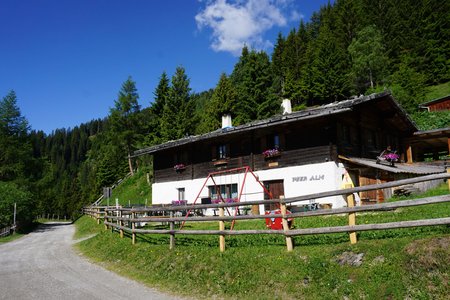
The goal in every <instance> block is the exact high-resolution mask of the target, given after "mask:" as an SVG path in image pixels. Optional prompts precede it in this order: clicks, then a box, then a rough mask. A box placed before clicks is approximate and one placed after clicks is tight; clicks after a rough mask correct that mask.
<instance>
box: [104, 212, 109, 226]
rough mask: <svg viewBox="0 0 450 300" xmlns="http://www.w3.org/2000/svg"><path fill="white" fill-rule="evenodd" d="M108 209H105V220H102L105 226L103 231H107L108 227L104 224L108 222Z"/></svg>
mask: <svg viewBox="0 0 450 300" xmlns="http://www.w3.org/2000/svg"><path fill="white" fill-rule="evenodd" d="M108 214H109V212H108V208H105V218H104V219H103V224H104V225H105V230H108V225H107V224H106V223H107V222H108V216H109V215H108Z"/></svg>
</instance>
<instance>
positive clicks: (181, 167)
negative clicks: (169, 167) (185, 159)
mask: <svg viewBox="0 0 450 300" xmlns="http://www.w3.org/2000/svg"><path fill="white" fill-rule="evenodd" d="M173 169H174V170H175V172H177V173H180V172H182V171H184V170H185V169H186V166H185V165H184V164H176V165H175V166H173Z"/></svg>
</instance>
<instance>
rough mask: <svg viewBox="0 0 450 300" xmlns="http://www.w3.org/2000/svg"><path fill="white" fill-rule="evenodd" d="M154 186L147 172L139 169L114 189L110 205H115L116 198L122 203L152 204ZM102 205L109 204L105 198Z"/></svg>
mask: <svg viewBox="0 0 450 300" xmlns="http://www.w3.org/2000/svg"><path fill="white" fill-rule="evenodd" d="M151 195H152V187H151V185H150V184H149V183H148V182H147V173H145V172H144V171H138V172H137V173H136V174H134V176H132V177H130V178H127V179H126V180H125V181H124V182H123V183H122V184H120V185H119V186H117V187H116V188H115V189H114V190H113V191H112V196H111V199H110V200H109V201H110V203H109V204H110V205H115V203H116V198H117V199H118V200H119V204H120V205H124V206H127V205H130V204H133V205H145V204H147V205H151V204H152V202H151V198H152V196H151ZM101 205H107V200H106V199H105V200H103V201H102V203H101Z"/></svg>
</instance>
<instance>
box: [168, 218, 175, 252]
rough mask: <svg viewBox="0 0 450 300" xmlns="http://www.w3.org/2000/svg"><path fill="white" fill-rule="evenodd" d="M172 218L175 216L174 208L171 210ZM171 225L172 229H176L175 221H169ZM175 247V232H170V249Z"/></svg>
mask: <svg viewBox="0 0 450 300" xmlns="http://www.w3.org/2000/svg"><path fill="white" fill-rule="evenodd" d="M170 218H171V219H172V218H173V210H172V211H170ZM169 224H170V225H169V226H170V230H174V229H175V224H174V222H173V221H170V223H169ZM174 248H175V234H173V233H171V234H170V245H169V249H170V250H173V249H174Z"/></svg>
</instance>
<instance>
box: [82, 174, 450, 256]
mask: <svg viewBox="0 0 450 300" xmlns="http://www.w3.org/2000/svg"><path fill="white" fill-rule="evenodd" d="M448 178H450V173H443V174H435V175H428V176H422V177H416V178H410V179H403V180H398V181H392V182H387V183H383V184H376V185H368V186H362V187H355V188H347V189H342V190H335V191H328V192H322V193H316V194H310V195H305V196H299V197H293V198H286V199H280V200H278V199H277V200H258V201H246V202H240V203H239V202H238V203H221V204H196V205H184V206H172V205H170V206H165V207H164V206H163V207H160V206H158V207H142V208H122V207H104V206H102V207H98V206H97V207H86V208H85V209H84V212H85V214H88V215H91V216H93V217H95V218H96V219H97V222H98V223H100V219H104V224H105V228H106V229H108V228H111V229H113V230H117V231H119V233H120V237H121V238H123V237H124V232H128V233H130V234H131V240H132V243H133V244H135V243H136V234H168V235H170V242H169V244H170V245H169V247H170V249H173V248H174V247H175V236H176V235H180V234H184V235H218V236H219V248H220V251H221V252H223V251H225V237H226V236H230V235H255V234H272V235H283V236H285V239H286V246H287V250H288V251H292V249H293V242H292V237H293V236H300V235H314V234H328V233H341V232H348V233H349V238H350V242H351V243H352V244H354V243H356V242H357V239H356V232H358V231H367V230H385V229H396V228H409V227H420V226H435V225H445V224H450V216H448V217H444V218H437V219H425V220H414V221H402V222H391V223H381V224H363V225H357V223H356V213H360V212H368V211H372V212H373V211H381V212H382V211H386V210H393V209H397V208H401V207H411V206H418V205H428V204H435V203H443V202H450V195H444V196H435V197H427V198H421V199H414V200H406V201H397V202H390V203H381V204H374V205H364V206H355V203H354V198H353V194H354V193H359V192H364V191H370V190H376V189H384V188H391V187H396V186H401V185H405V184H412V183H417V182H425V181H429V180H437V179H441V180H443V179H448ZM339 195H342V196H344V197H345V198H346V199H347V207H342V208H337V209H322V210H316V211H307V212H298V213H290V214H288V213H287V205H288V204H292V203H295V202H299V201H305V200H310V199H318V198H323V197H330V196H339ZM269 203H276V204H279V206H280V210H281V214H278V215H273V214H272V215H236V216H225V209H228V208H238V207H240V206H248V205H261V204H269ZM207 208H214V209H218V211H219V216H192V215H193V214H191V213H189V212H193V211H198V210H201V209H207ZM175 212H187V215H189V217H186V216H181V217H180V216H175V215H176V214H175ZM155 213H159V214H161V213H163V214H165V215H163V216H140V215H145V214H155ZM336 214H348V226H337V227H321V228H304V229H290V228H289V226H288V219H291V218H292V219H296V218H300V217H309V216H324V215H336ZM268 217H269V218H272V219H273V218H275V219H281V221H282V225H283V230H225V221H232V222H235V221H238V220H258V219H266V218H268ZM186 221H187V222H205V221H217V222H218V223H219V224H218V225H219V230H184V229H182V228H180V229H175V223H182V224H184V222H186ZM151 222H165V223H168V224H169V229H139V228H136V227H137V226H136V224H138V223H151Z"/></svg>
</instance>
